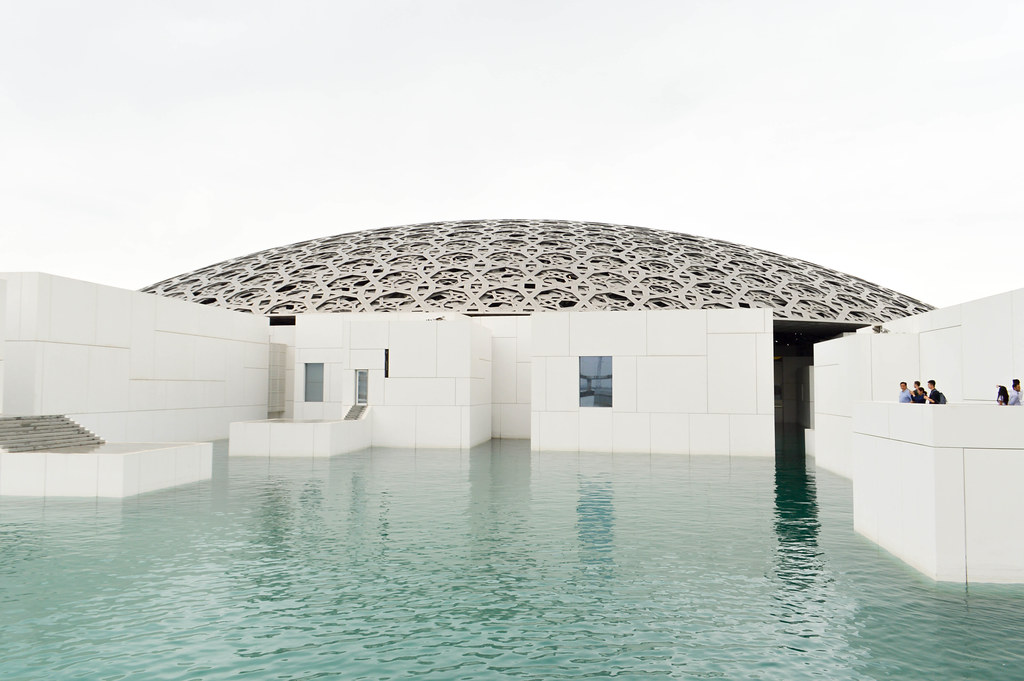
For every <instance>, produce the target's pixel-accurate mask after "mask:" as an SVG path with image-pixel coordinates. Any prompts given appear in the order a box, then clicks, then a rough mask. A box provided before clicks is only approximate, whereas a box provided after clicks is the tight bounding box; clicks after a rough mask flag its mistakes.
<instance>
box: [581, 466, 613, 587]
mask: <svg viewBox="0 0 1024 681" xmlns="http://www.w3.org/2000/svg"><path fill="white" fill-rule="evenodd" d="M612 501H613V495H612V483H611V481H609V480H602V479H593V478H587V477H584V476H582V475H581V476H580V478H579V500H578V501H577V503H576V535H577V537H578V539H579V545H580V563H581V565H583V566H584V567H585V568H590V569H593V568H597V569H598V570H599V571H600V573H607V575H606V576H609V577H610V576H611V574H612V567H613V566H614V556H613V554H612V548H613V546H614V542H615V533H614V529H615V514H614V510H613V508H612Z"/></svg>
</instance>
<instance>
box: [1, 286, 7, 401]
mask: <svg viewBox="0 0 1024 681" xmlns="http://www.w3.org/2000/svg"><path fill="white" fill-rule="evenodd" d="M6 327H7V282H6V281H4V280H3V279H0V414H3V413H4V345H5V343H4V339H5V338H6V334H5V332H4V329H5V328H6Z"/></svg>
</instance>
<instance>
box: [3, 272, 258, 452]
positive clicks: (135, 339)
mask: <svg viewBox="0 0 1024 681" xmlns="http://www.w3.org/2000/svg"><path fill="white" fill-rule="evenodd" d="M0 280H3V281H4V282H6V289H7V295H6V308H7V309H6V315H5V319H6V329H5V332H4V334H5V338H6V343H5V344H4V345H5V348H4V352H5V355H6V356H5V364H6V367H5V369H6V372H5V373H6V378H5V380H4V383H3V391H4V400H3V407H4V414H5V415H8V416H27V415H38V414H65V415H67V416H69V417H71V418H72V419H74V420H75V421H77V422H79V423H81V424H82V425H83V426H85V427H86V428H88V429H89V430H91V431H93V432H94V433H96V434H97V435H99V436H100V437H102V438H103V439H105V440H107V441H113V442H124V441H131V442H182V441H200V440H213V439H219V438H224V437H227V435H228V425H229V424H230V423H231V422H232V421H240V420H247V419H256V418H265V417H266V413H267V363H268V338H269V331H268V327H267V320H266V319H265V318H262V317H257V316H254V315H251V314H246V313H241V312H234V311H231V310H225V309H222V308H216V307H208V306H205V305H198V304H195V303H187V302H183V301H180V300H173V299H170V298H164V297H161V296H156V295H153V294H149V293H139V292H137V291H128V290H125V289H119V288H113V287H110V286H102V285H99V284H94V283H90V282H84V281H77V280H74V279H66V278H64V277H57V276H53V275H49V274H41V273H17V274H0Z"/></svg>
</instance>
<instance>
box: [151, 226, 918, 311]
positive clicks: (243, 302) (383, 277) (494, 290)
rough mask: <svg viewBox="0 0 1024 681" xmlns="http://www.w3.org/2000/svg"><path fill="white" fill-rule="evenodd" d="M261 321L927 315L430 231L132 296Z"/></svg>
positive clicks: (874, 292) (743, 261) (786, 269)
mask: <svg viewBox="0 0 1024 681" xmlns="http://www.w3.org/2000/svg"><path fill="white" fill-rule="evenodd" d="M142 290H143V291H147V292H151V293H156V294H159V295H163V296H169V297H173V298H181V299H184V300H189V301H193V302H198V303H203V304H209V305H218V306H221V307H226V308H231V309H233V310H242V311H246V312H254V313H257V314H265V315H292V314H301V313H304V312H357V311H399V310H400V311H442V310H450V311H455V312H463V313H468V314H515V313H525V312H534V311H538V310H555V309H581V310H628V309H632V308H640V309H656V310H657V309H722V308H726V309H728V308H738V307H770V308H773V309H774V310H775V317H776V319H787V320H804V321H841V322H863V323H879V322H883V321H889V320H891V319H896V318H900V317H905V316H908V315H911V314H916V313H918V312H924V311H927V310H930V309H932V308H931V306H929V305H926V304H924V303H922V302H920V301H918V300H914V299H913V298H909V297H907V296H905V295H902V294H900V293H896V292H895V291H891V290H889V289H886V288H882V287H881V286H878V285H876V284H872V283H871V282H867V281H864V280H863V279H858V278H857V277H852V276H850V275H848V274H843V273H841V272H836V271H835V270H830V269H827V268H825V267H821V266H820V265H815V264H813V263H809V262H805V261H803V260H796V259H794V258H788V257H786V256H783V255H778V254H776V253H770V252H768V251H762V250H759V249H756V248H749V247H747V246H740V245H738V244H733V243H729V242H726V241H719V240H717V239H709V238H706V237H700V236H692V235H689V234H678V233H675V232H667V231H663V230H657V229H647V228H643V227H628V226H624V225H609V224H602V223H594V222H570V221H561V220H480V221H462V222H430V223H426V224H421V225H407V226H403V227H388V228H384V229H370V230H365V231H361V232H352V233H349V234H339V235H337V236H331V237H325V238H321V239H312V240H310V241H303V242H300V243H297V244H291V245H289V246H279V247H277V248H271V249H268V250H265V251H260V252H258V253H252V254H250V255H245V256H242V257H240V258H234V259H232V260H225V261H224V262H220V263H217V264H215V265H210V266H208V267H203V268H201V269H198V270H195V271H194V272H188V273H186V274H182V275H179V276H177V277H173V278H171V279H167V280H165V281H161V282H159V283H156V284H152V285H151V286H147V287H146V288H144V289H142Z"/></svg>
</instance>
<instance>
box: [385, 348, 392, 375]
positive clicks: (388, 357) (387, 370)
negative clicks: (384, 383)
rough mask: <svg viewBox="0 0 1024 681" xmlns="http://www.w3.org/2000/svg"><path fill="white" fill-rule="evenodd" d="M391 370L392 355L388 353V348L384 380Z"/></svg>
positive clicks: (386, 350)
mask: <svg viewBox="0 0 1024 681" xmlns="http://www.w3.org/2000/svg"><path fill="white" fill-rule="evenodd" d="M390 368H391V353H390V352H388V349H387V348H384V378H387V377H388V372H389V371H390Z"/></svg>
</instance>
